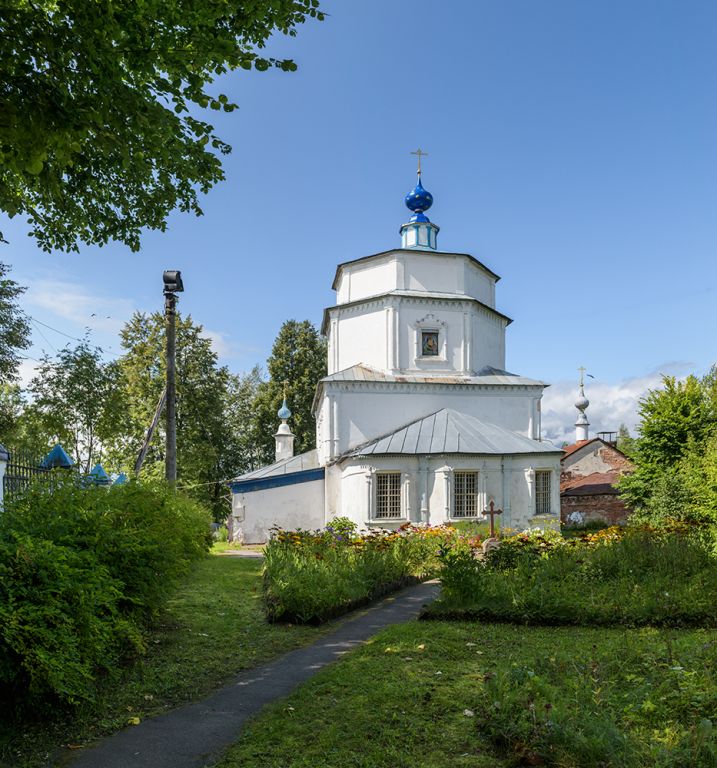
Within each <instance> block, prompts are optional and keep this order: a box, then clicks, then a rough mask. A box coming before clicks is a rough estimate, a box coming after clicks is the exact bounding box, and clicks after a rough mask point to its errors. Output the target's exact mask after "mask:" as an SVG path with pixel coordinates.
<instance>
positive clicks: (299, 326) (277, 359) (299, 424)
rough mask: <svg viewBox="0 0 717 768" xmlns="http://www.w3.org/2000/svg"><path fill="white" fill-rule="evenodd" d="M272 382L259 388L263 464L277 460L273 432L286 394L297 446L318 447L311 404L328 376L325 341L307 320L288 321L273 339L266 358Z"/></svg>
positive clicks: (259, 440) (257, 422)
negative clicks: (317, 386) (321, 383)
mask: <svg viewBox="0 0 717 768" xmlns="http://www.w3.org/2000/svg"><path fill="white" fill-rule="evenodd" d="M267 368H268V370H269V376H270V378H269V381H265V382H263V383H262V384H261V385H260V386H259V389H258V392H257V397H256V401H255V403H254V410H255V425H256V426H255V430H256V445H257V451H258V453H259V457H260V458H261V461H262V463H265V464H268V463H271V462H273V461H274V457H275V443H274V433H275V432H276V429H277V427H278V425H279V421H278V419H277V415H276V412H277V411H278V410H279V408H280V407H281V402H282V399H283V396H284V394H283V393H284V382H286V387H287V400H288V404H289V407H290V408H291V411H292V414H293V415H292V418H291V422H290V424H291V431H292V432H293V433H294V434H295V435H296V440H295V442H294V449H295V452H296V453H304V452H305V451H309V450H311V449H312V448H315V447H316V423H315V421H314V417H313V415H312V413H311V406H312V403H313V400H314V394H315V392H316V385H317V384H318V383H319V380H320V379H321V378H323V377H324V376H326V341H325V339H323V338H322V337H321V336H320V335H319V332H318V331H317V329H316V328H315V327H314V326H313V325H312V324H311V322H309V321H308V320H303V321H301V322H298V321H296V320H287V321H286V322H285V323H284V324H283V325H282V326H281V329H280V330H279V334H278V335H277V337H276V340H275V341H274V346H273V347H272V350H271V356H270V357H269V360H268V361H267Z"/></svg>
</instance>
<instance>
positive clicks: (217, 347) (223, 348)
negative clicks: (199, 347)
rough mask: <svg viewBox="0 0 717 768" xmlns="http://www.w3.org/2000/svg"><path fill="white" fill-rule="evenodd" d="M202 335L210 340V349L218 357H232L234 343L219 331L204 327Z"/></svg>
mask: <svg viewBox="0 0 717 768" xmlns="http://www.w3.org/2000/svg"><path fill="white" fill-rule="evenodd" d="M202 336H204V338H205V339H209V341H211V342H212V349H213V350H214V352H215V353H216V354H217V355H218V356H219V357H232V356H233V355H234V345H233V344H232V343H231V342H230V341H229V340H228V339H227V338H226V336H225V335H224V334H223V333H222V332H221V331H210V330H209V329H208V328H204V329H203V330H202Z"/></svg>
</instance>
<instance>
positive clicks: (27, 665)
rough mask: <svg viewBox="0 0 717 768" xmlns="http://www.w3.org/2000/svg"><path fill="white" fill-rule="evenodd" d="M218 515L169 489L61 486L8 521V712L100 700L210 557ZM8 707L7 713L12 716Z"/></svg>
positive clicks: (3, 680) (4, 537)
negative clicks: (176, 589)
mask: <svg viewBox="0 0 717 768" xmlns="http://www.w3.org/2000/svg"><path fill="white" fill-rule="evenodd" d="M209 523H210V515H209V513H207V512H206V511H205V510H203V509H202V508H201V507H199V506H198V505H197V504H196V503H195V502H193V501H191V500H190V499H188V498H187V497H185V496H182V495H181V494H178V493H176V492H173V491H171V490H170V489H168V488H167V487H166V486H164V485H161V484H144V483H143V484H142V485H139V484H138V483H128V484H126V485H122V486H114V487H111V488H96V487H91V488H83V487H80V486H79V485H78V484H77V483H76V482H74V481H73V480H71V479H69V480H68V479H63V478H58V479H57V480H56V482H54V484H53V486H52V488H51V489H49V488H48V487H47V486H45V487H40V486H37V487H34V488H32V489H30V491H29V492H28V493H27V494H26V495H25V496H24V497H23V498H21V499H19V500H17V501H16V502H14V503H12V504H10V505H8V506H7V508H6V509H5V510H4V511H3V512H2V513H0V702H2V704H4V705H5V707H6V709H10V710H12V709H15V710H17V709H19V708H22V707H27V706H35V705H37V704H38V703H43V704H45V705H49V704H50V703H51V702H53V701H54V702H57V701H59V702H64V703H75V702H78V701H80V700H82V699H91V698H92V695H93V689H94V681H95V678H96V677H97V675H99V674H107V673H111V672H112V671H113V670H114V669H115V668H116V665H117V664H118V662H119V661H121V660H122V659H123V658H126V657H127V656H129V655H132V654H135V653H138V652H141V651H142V650H143V639H142V637H143V629H144V627H145V626H146V624H147V622H148V621H149V620H150V619H151V618H152V617H153V616H155V615H156V613H157V611H158V610H159V609H160V608H161V606H162V604H163V603H164V601H165V600H166V598H167V596H168V593H169V592H170V591H171V589H172V587H173V585H174V584H175V583H176V581H177V579H178V578H179V576H181V575H182V574H183V573H184V572H186V570H187V568H188V567H189V565H190V563H191V562H192V561H193V560H196V559H197V558H198V557H200V556H201V555H202V554H203V553H205V552H206V550H207V548H208V546H209V541H210V536H209ZM2 704H0V707H1V706H2Z"/></svg>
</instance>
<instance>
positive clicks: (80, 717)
mask: <svg viewBox="0 0 717 768" xmlns="http://www.w3.org/2000/svg"><path fill="white" fill-rule="evenodd" d="M261 567H262V561H261V560H258V559H253V558H252V559H250V558H238V557H230V556H218V555H212V556H208V557H207V558H206V559H205V560H203V561H202V562H200V563H199V564H198V565H197V566H196V568H195V569H194V570H193V571H192V573H191V574H190V575H189V576H188V577H187V578H186V580H185V582H184V585H183V586H182V587H181V588H180V589H179V591H178V592H177V594H176V595H174V597H173V598H172V599H171V600H170V601H169V604H168V606H167V610H166V611H165V613H164V615H163V617H162V619H161V621H160V622H159V623H158V625H157V626H156V628H155V630H154V632H153V633H152V634H151V635H150V636H149V640H148V644H147V646H148V648H147V653H146V655H145V656H144V657H143V658H141V659H140V660H138V661H137V663H135V664H134V665H132V666H130V667H128V668H127V670H126V671H125V672H124V673H123V675H122V677H121V679H120V680H119V681H118V680H114V681H111V682H110V681H107V683H106V684H105V685H103V686H101V687H100V692H99V695H98V699H97V701H96V702H94V703H93V704H91V705H83V706H82V707H81V708H80V709H78V710H77V712H75V713H74V714H73V715H72V716H70V715H67V716H59V717H58V718H57V719H56V720H55V721H53V722H45V723H42V724H29V723H28V724H21V725H18V724H3V723H0V765H13V766H21V767H22V768H30V766H40V765H46V764H48V765H49V764H52V762H53V761H54V760H55V759H61V758H62V756H63V755H64V754H67V753H68V751H69V750H68V748H67V746H66V745H68V744H72V745H78V744H83V743H86V742H88V741H92V740H94V739H96V738H98V737H100V736H103V735H105V734H108V733H111V732H112V731H115V730H117V729H118V728H121V727H123V726H125V725H126V724H127V723H128V722H132V721H133V719H134V718H139V720H140V721H141V720H143V719H145V718H147V717H150V716H152V715H156V714H159V713H161V712H163V711H166V710H167V709H170V708H172V707H175V706H177V705H180V704H183V703H185V702H187V701H191V700H195V699H199V698H201V697H202V696H205V695H207V694H208V693H209V692H210V691H212V690H213V689H215V688H216V687H218V686H219V685H221V683H222V682H223V681H224V680H226V679H227V678H228V677H229V676H231V675H232V674H234V673H236V672H238V671H240V670H242V669H246V668H247V667H252V666H255V665H257V664H260V663H261V662H263V661H266V660H267V659H269V658H271V657H273V656H276V655H278V654H281V653H283V652H285V651H288V650H290V649H292V648H295V647H296V646H298V645H301V644H303V643H306V642H309V641H311V640H313V639H314V638H316V637H318V635H319V634H320V633H321V632H322V631H324V630H322V629H320V628H319V629H317V628H312V627H297V626H290V625H271V624H268V623H267V622H266V621H265V620H264V615H263V611H262V604H261V578H260V571H261Z"/></svg>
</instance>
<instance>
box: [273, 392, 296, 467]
mask: <svg viewBox="0 0 717 768" xmlns="http://www.w3.org/2000/svg"><path fill="white" fill-rule="evenodd" d="M286 387H287V382H284V401H283V402H282V404H281V408H279V410H278V411H277V412H276V415H277V416H278V417H279V418H280V419H281V424H279V429H277V430H276V434H275V435H274V440H275V445H276V452H275V453H276V460H277V461H281V460H282V459H290V458H291V457H292V456H293V455H294V435H293V433H292V431H291V427H290V426H289V424H288V421H289V419H290V418H291V410H290V409H289V406H288V405H287V404H286Z"/></svg>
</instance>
